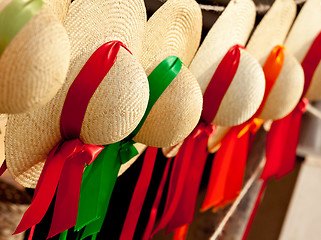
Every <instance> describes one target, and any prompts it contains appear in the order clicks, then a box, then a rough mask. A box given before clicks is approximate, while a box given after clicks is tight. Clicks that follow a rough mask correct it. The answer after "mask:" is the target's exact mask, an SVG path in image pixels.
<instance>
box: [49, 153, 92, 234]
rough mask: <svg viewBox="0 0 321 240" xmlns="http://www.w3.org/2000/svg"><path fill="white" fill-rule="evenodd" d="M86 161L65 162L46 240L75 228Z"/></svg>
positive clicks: (76, 159) (72, 160)
mask: <svg viewBox="0 0 321 240" xmlns="http://www.w3.org/2000/svg"><path fill="white" fill-rule="evenodd" d="M85 163H86V159H85V158H84V156H82V159H79V158H78V157H73V158H71V159H70V160H67V161H66V163H65V165H64V167H63V169H62V172H61V177H60V180H59V185H58V190H57V196H56V203H55V208H54V213H53V217H52V222H51V227H50V230H49V234H48V238H51V237H53V236H55V235H57V234H59V233H61V232H64V231H66V230H67V229H69V228H71V227H73V226H75V224H76V220H77V212H78V203H79V194H80V186H81V180H82V175H83V171H84V166H85Z"/></svg>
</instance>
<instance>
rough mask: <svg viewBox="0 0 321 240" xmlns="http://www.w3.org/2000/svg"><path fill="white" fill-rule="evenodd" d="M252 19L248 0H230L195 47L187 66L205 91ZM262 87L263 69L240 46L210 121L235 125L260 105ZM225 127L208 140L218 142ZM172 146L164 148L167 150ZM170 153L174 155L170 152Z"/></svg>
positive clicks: (249, 28) (252, 9)
mask: <svg viewBox="0 0 321 240" xmlns="http://www.w3.org/2000/svg"><path fill="white" fill-rule="evenodd" d="M254 21H255V5H254V3H253V2H252V1H251V0H242V1H239V0H238V1H231V2H230V3H229V4H228V6H227V7H226V9H225V10H224V12H223V13H222V14H221V16H220V17H219V18H218V19H217V21H216V22H215V23H214V25H213V27H212V28H211V29H210V31H209V32H208V34H207V36H206V37H205V39H204V41H203V43H202V45H201V46H200V48H199V50H198V51H197V53H196V55H195V57H194V59H193V61H192V63H191V65H190V70H191V72H192V73H193V74H194V75H195V77H196V79H197V81H198V83H199V84H200V86H201V90H202V92H203V94H204V92H205V90H206V87H207V85H208V84H209V82H210V80H211V78H212V76H213V74H214V72H215V70H216V68H217V67H218V65H219V63H220V62H221V60H222V58H223V57H224V55H225V54H226V53H227V51H228V50H229V49H230V48H231V47H232V46H234V45H235V44H241V45H245V43H246V42H247V39H248V37H249V35H250V33H251V31H252V28H253V26H254ZM264 89H265V80H264V73H263V71H262V68H261V66H260V65H259V63H258V61H257V60H256V59H255V58H254V57H252V56H251V55H250V54H249V53H247V52H246V51H245V50H241V57H240V63H239V66H238V69H237V72H236V74H235V76H234V79H233V81H232V83H231V85H230V87H229V89H228V90H227V92H226V94H225V96H224V98H223V100H222V102H221V104H220V107H219V110H218V112H217V114H216V117H215V118H214V120H213V122H212V123H213V124H216V125H220V126H226V127H227V126H234V125H238V124H241V123H243V122H245V121H247V120H248V119H249V118H250V117H251V116H252V115H253V114H254V113H255V112H256V110H257V109H258V108H259V106H260V103H261V101H262V99H263V95H264ZM225 132H226V131H225V130H224V131H220V130H217V133H216V134H214V136H213V139H211V140H210V141H214V142H220V140H221V138H222V137H223V136H224V134H223V133H225ZM168 151H171V149H164V151H163V152H164V153H165V155H166V156H167V152H168ZM171 155H175V153H174V152H171Z"/></svg>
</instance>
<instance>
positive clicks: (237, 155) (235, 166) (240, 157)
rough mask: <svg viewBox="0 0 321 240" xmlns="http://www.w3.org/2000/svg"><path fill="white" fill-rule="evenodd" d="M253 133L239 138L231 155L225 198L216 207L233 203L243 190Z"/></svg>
mask: <svg viewBox="0 0 321 240" xmlns="http://www.w3.org/2000/svg"><path fill="white" fill-rule="evenodd" d="M251 135H252V134H251V133H250V132H247V133H245V134H244V135H243V136H241V137H240V138H238V139H237V142H236V144H235V148H234V150H233V154H232V156H231V165H230V167H229V171H228V175H227V178H226V179H225V181H226V182H225V191H224V198H223V201H222V202H220V203H218V204H217V205H216V207H215V208H218V207H224V206H226V205H227V204H229V203H231V202H232V201H234V200H235V198H236V197H237V196H238V195H239V194H240V192H241V190H242V186H243V178H244V171H245V165H246V161H247V158H248V152H249V145H250V137H251Z"/></svg>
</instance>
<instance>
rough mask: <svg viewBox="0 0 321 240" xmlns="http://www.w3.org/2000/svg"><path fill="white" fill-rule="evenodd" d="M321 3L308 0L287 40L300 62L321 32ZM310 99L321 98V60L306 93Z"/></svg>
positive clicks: (287, 47)
mask: <svg viewBox="0 0 321 240" xmlns="http://www.w3.org/2000/svg"><path fill="white" fill-rule="evenodd" d="M318 23H321V4H320V1H318V0H308V1H306V3H305V4H304V5H303V7H302V9H301V11H300V13H299V15H298V17H297V18H296V19H295V21H294V24H293V26H292V28H291V31H290V32H289V35H288V36H287V38H286V41H285V44H284V45H285V47H286V49H288V50H289V51H290V52H291V53H292V54H293V55H294V56H295V57H296V59H297V60H298V61H299V62H302V60H303V59H304V57H305V55H306V54H307V52H308V50H309V49H310V47H311V44H312V42H313V41H314V39H315V38H316V37H317V36H318V34H319V33H320V32H321V24H318ZM305 97H307V98H308V99H309V100H320V99H321V62H319V65H318V67H317V69H316V70H315V71H314V74H313V77H312V81H311V84H310V86H309V89H308V91H307V93H306V94H305Z"/></svg>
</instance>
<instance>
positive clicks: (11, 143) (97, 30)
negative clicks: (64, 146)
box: [6, 0, 149, 187]
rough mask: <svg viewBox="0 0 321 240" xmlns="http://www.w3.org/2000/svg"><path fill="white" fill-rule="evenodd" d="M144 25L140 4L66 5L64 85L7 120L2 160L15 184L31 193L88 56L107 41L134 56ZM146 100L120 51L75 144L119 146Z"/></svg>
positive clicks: (137, 74) (94, 0) (140, 76)
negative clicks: (50, 97)
mask: <svg viewBox="0 0 321 240" xmlns="http://www.w3.org/2000/svg"><path fill="white" fill-rule="evenodd" d="M145 23H146V14H145V7H144V2H143V0H133V1H130V2H129V1H122V0H118V1H115V0H104V1H102V0H77V1H74V2H73V3H72V4H71V5H70V8H69V12H68V16H67V18H66V21H65V26H66V29H67V32H68V34H69V37H70V41H71V64H70V68H69V72H68V75H67V78H66V82H65V84H64V85H63V87H62V89H61V90H60V91H59V92H58V94H57V95H56V97H55V98H54V99H53V100H52V101H50V102H49V103H48V104H46V105H45V106H44V107H42V108H40V109H38V110H35V111H33V112H29V113H26V114H21V115H14V116H10V117H9V120H8V125H7V134H6V159H7V165H8V169H9V170H10V172H11V174H12V175H13V177H14V178H15V180H16V181H18V182H19V183H21V184H22V185H24V186H26V187H35V185H36V183H37V180H38V178H39V175H40V173H41V170H42V167H43V164H44V161H45V159H46V157H47V155H48V153H49V151H50V150H51V149H52V148H53V147H54V146H55V145H56V144H57V143H58V142H59V141H60V139H61V135H60V123H59V121H60V115H61V110H62V106H63V103H64V100H65V97H66V94H67V91H68V89H69V86H70V85H71V83H72V81H73V80H74V78H75V76H76V75H77V74H78V72H79V71H80V69H81V68H82V66H83V65H84V64H85V62H86V61H87V59H88V58H89V57H90V56H91V54H92V53H93V52H94V51H95V50H96V49H97V48H98V47H100V46H101V45H102V44H103V43H105V42H108V41H111V40H120V41H122V42H123V43H124V44H126V46H127V47H128V48H129V49H130V50H131V51H132V52H133V53H135V54H139V53H140V52H141V43H140V42H141V39H142V34H143V31H144V25H145ZM138 56H139V55H138ZM148 98H149V88H148V81H147V77H146V74H145V72H144V69H143V68H142V67H141V65H140V64H139V62H138V61H137V60H136V58H135V57H134V56H133V55H131V54H130V53H128V52H127V51H126V50H124V49H122V48H121V49H120V51H119V54H118V57H117V61H116V63H115V64H114V65H113V67H112V68H111V70H110V71H109V73H108V74H107V75H106V77H105V78H104V80H103V81H102V83H101V84H100V85H99V87H98V89H97V90H96V92H95V93H94V95H93V97H92V98H91V100H90V102H89V105H88V107H87V111H86V114H85V117H84V121H83V124H82V129H81V133H80V138H81V140H82V141H84V142H85V143H89V144H96V145H98V144H99V145H100V144H101V145H105V144H111V143H114V142H117V141H120V140H122V139H123V138H125V137H126V136H127V135H128V134H130V132H131V131H133V130H134V129H135V127H136V126H137V125H138V123H139V121H140V120H141V118H142V117H143V115H144V112H145V109H146V106H147V102H148Z"/></svg>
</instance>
